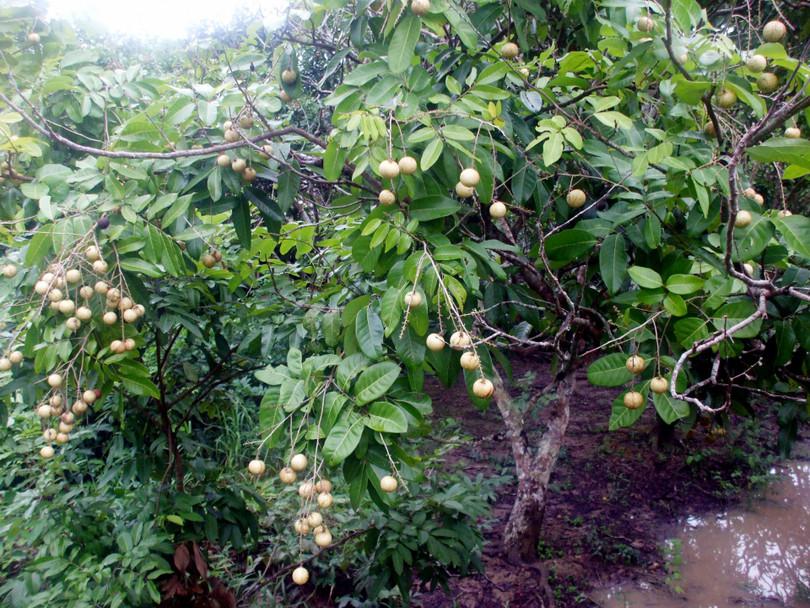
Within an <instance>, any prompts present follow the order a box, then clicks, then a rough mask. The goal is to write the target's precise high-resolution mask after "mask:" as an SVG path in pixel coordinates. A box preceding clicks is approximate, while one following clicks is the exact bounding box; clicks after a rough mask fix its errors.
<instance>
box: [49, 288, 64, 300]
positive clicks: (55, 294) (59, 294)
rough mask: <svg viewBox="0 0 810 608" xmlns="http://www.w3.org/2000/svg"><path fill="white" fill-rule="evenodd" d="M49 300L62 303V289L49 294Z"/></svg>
mask: <svg viewBox="0 0 810 608" xmlns="http://www.w3.org/2000/svg"><path fill="white" fill-rule="evenodd" d="M48 299H49V300H50V301H51V302H61V301H62V290H61V289H52V290H51V292H50V293H49V294H48Z"/></svg>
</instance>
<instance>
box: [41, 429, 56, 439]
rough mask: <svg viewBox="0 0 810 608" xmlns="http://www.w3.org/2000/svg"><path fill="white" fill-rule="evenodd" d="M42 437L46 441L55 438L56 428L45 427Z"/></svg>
mask: <svg viewBox="0 0 810 608" xmlns="http://www.w3.org/2000/svg"><path fill="white" fill-rule="evenodd" d="M42 438H43V439H44V440H45V441H48V442H51V441H53V440H54V439H56V429H45V430H44V431H43V432H42Z"/></svg>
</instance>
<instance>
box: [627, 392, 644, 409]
mask: <svg viewBox="0 0 810 608" xmlns="http://www.w3.org/2000/svg"><path fill="white" fill-rule="evenodd" d="M642 405H644V395H642V394H641V393H639V392H638V391H628V392H627V393H625V394H624V407H626V408H627V409H628V410H637V409H638V408H640V407H641V406H642Z"/></svg>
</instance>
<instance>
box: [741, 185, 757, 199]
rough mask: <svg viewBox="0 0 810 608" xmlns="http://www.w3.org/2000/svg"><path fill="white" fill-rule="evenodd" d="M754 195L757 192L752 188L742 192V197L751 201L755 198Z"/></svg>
mask: <svg viewBox="0 0 810 608" xmlns="http://www.w3.org/2000/svg"><path fill="white" fill-rule="evenodd" d="M756 195H757V191H756V190H754V189H753V188H746V189H745V190H743V196H744V197H746V198H750V199H751V200H753V199H754V198H755V197H756Z"/></svg>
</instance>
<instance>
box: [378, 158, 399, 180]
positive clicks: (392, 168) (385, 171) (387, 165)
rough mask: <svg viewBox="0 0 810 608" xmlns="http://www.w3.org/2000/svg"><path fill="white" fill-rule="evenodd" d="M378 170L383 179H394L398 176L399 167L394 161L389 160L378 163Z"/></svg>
mask: <svg viewBox="0 0 810 608" xmlns="http://www.w3.org/2000/svg"><path fill="white" fill-rule="evenodd" d="M379 170H380V175H382V176H383V177H384V178H385V179H394V178H395V177H396V176H398V175H399V165H398V164H397V162H396V161H394V160H392V159H390V158H389V159H387V160H384V161H382V162H381V163H380V166H379Z"/></svg>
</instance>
